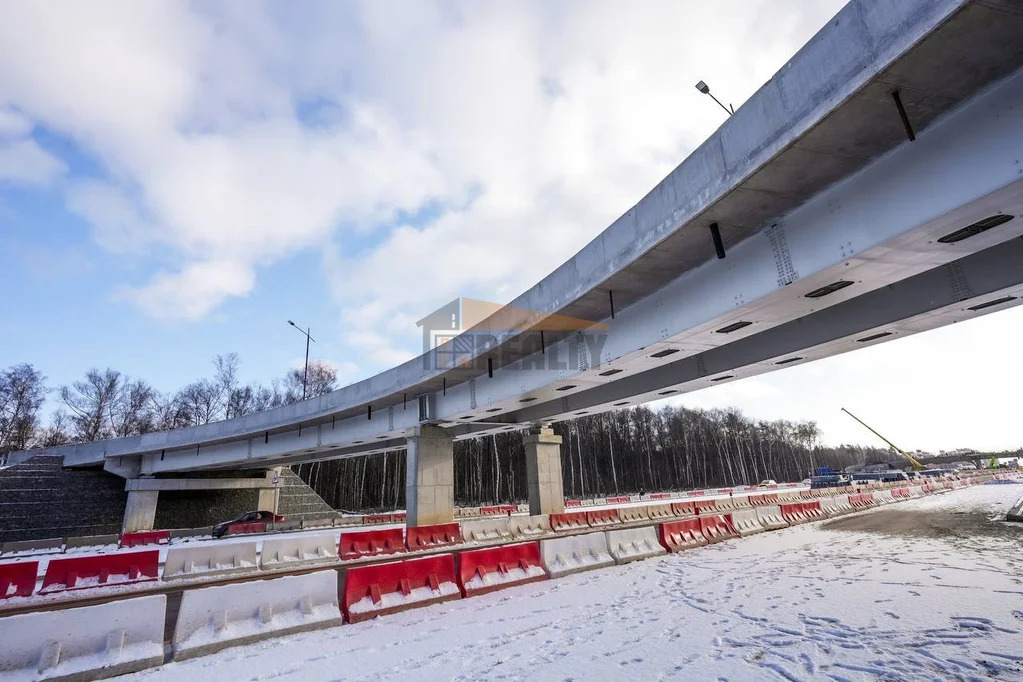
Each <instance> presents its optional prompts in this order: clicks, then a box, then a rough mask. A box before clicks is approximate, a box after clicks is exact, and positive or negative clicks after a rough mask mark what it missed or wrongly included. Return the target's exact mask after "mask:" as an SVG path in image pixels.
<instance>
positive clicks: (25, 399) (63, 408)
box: [0, 353, 889, 511]
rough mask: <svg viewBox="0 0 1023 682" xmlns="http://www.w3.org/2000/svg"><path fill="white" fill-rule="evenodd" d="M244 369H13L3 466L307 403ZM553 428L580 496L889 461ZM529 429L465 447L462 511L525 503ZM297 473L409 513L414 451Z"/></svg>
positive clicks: (621, 415)
mask: <svg viewBox="0 0 1023 682" xmlns="http://www.w3.org/2000/svg"><path fill="white" fill-rule="evenodd" d="M238 370H239V360H238V356H237V355H236V354H234V353H228V354H224V355H218V356H216V357H215V358H214V359H213V362H212V371H211V373H210V375H209V376H207V377H202V378H199V379H197V380H195V381H193V382H191V383H189V384H187V385H186V386H184V387H183V388H181V389H179V390H177V391H174V392H171V393H162V392H160V391H158V390H156V389H155V388H154V387H153V386H152V385H151V384H150V383H148V382H147V381H145V380H144V379H140V378H132V377H129V376H127V375H125V374H123V373H121V372H119V371H117V370H114V369H111V368H107V369H104V370H100V369H90V370H89V371H87V372H86V373H85V376H84V377H83V378H82V379H80V380H78V381H74V382H72V383H70V384H68V385H64V386H59V387H48V386H47V385H46V380H45V377H44V376H43V375H42V374H41V373H40V372H39V371H38V370H37V369H35V368H34V367H33V366H32V365H29V364H20V365H14V366H12V367H9V368H7V369H5V370H3V371H2V372H0V462H2V460H3V457H5V456H6V453H8V452H11V451H14V450H24V449H27V448H33V447H53V446H56V445H62V444H65V443H70V442H89V441H94V440H101V439H104V438H113V437H119V436H130V435H135V434H141V433H147V432H150V431H158V430H164V429H172V428H179V427H184V426H195V425H199V424H206V423H209V422H213V421H218V420H222V419H230V418H232V417H238V416H241V415H244V414H248V413H251V412H258V411H262V410H266V409H270V408H273V407H278V406H281V405H287V404H290V403H294V402H297V401H298V400H301V399H302V371H301V370H297V369H294V370H290V371H288V372H287V373H286V374H285V375H284V376H283V377H282V378H281V379H274V380H273V381H271V382H270V383H269V384H268V385H263V384H258V383H254V384H242V383H241V382H240V380H239V379H238ZM336 387H337V373H336V371H335V370H334V369H333V368H332V367H331V366H330V365H328V364H326V363H320V362H310V365H309V377H308V386H307V395H308V396H310V397H312V396H317V395H322V394H324V393H327V392H329V391H332V390H334V389H335V388H336ZM49 395H55V396H56V398H57V405H58V407H57V409H56V410H55V411H54V412H53V414H52V415H51V416H50V418H49V420H48V421H47V423H45V424H44V423H43V421H42V417H41V412H42V408H43V405H44V403H45V402H46V399H47V396H49ZM554 430H555V432H556V433H557V434H558V435H560V436H561V437H562V446H561V460H562V473H563V478H564V488H565V494H566V495H567V496H570V497H603V496H607V495H613V494H629V493H636V492H640V491H644V490H646V491H654V490H686V489H693V488H707V487H725V486H733V485H742V484H753V483H757V482H758V481H761V480H764V479H775V480H779V481H780V480H800V479H802V478H804V477H806V476H807V475H808V474H809V472H810V471H811V470H812V469H813V468H815V467H817V466H822V465H826V466H830V467H832V468H836V469H841V468H844V467H847V466H850V465H859V464H867V463H874V462H882V461H886V460H887V459H888V458H889V457H888V454H887V452H886V451H885V450H883V449H880V448H863V447H858V446H851V445H842V446H838V447H825V446H823V445H821V444H820V442H819V441H820V431H819V429H818V428H817V425H816V424H815V423H814V422H810V421H804V422H790V421H785V420H777V421H764V420H754V419H750V418H748V417H746V416H745V415H743V414H742V413H741V412H740V411H738V410H736V409H734V408H728V409H716V410H692V409H687V408H683V407H663V408H661V409H658V410H653V409H650V408H648V407H634V408H626V409H622V410H617V411H614V412H607V413H604V414H597V415H585V416H581V417H577V418H575V419H570V420H566V421H563V422H559V423H558V424H555V425H554ZM524 433H525V432H523V431H516V432H507V433H499V434H495V435H488V436H483V437H479V438H475V439H470V440H464V441H458V442H457V443H455V451H454V460H455V462H454V475H455V499H456V502H457V503H458V504H460V505H465V506H475V505H481V504H496V503H500V502H521V501H524V500H525V499H526V497H527V494H528V491H527V484H526V462H525V449H524V447H523V440H522V439H523V435H524ZM293 468H294V469H295V471H296V472H298V474H299V475H300V476H301V477H302V478H303V479H304V480H305V481H306V482H307V483H309V484H310V485H311V486H312V487H313V489H315V490H316V492H317V493H318V494H319V495H320V496H321V497H323V498H324V500H326V501H327V503H328V504H330V505H331V506H333V507H335V508H338V509H346V510H353V511H354V510H369V509H397V508H402V507H404V506H405V453H404V451H397V452H390V453H386V454H380V455H370V456H363V457H351V458H346V459H340V460H327V461H323V462H314V463H310V464H303V465H296V466H295V467H293Z"/></svg>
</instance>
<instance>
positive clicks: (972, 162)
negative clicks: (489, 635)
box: [14, 0, 1023, 526]
mask: <svg viewBox="0 0 1023 682" xmlns="http://www.w3.org/2000/svg"><path fill="white" fill-rule="evenodd" d="M1021 35H1023V2H1018V1H1011V0H925V1H920V2H911V3H910V2H889V1H886V0H854V1H853V2H851V3H850V4H849V5H847V6H846V7H845V8H844V9H843V10H842V11H841V12H839V13H838V14H837V15H836V16H835V17H834V18H833V19H832V20H831V21H830V22H829V23H828V25H827V26H825V27H824V28H823V29H821V31H820V32H819V33H818V34H817V35H816V36H814V37H813V38H812V39H811V40H810V41H809V42H808V43H807V44H806V45H805V46H804V47H803V48H802V49H801V50H800V51H799V52H798V53H797V54H796V55H794V56H793V57H792V59H791V60H790V61H789V63H787V64H786V65H785V66H784V67H783V68H782V69H781V70H780V71H779V72H778V73H777V74H776V75H775V76H774V77H773V78H772V79H771V80H770V81H769V82H768V83H766V84H765V85H764V86H763V87H762V88H761V89H760V90H758V91H757V92H756V93H755V94H754V95H753V96H752V97H751V98H750V99H749V101H747V102H746V103H745V104H744V105H743V106H742V107H740V109H739V110H737V111H736V112H735V115H734V116H732V117H730V118H729V119H728V120H727V121H725V123H724V124H723V125H722V126H721V128H720V129H719V130H718V131H717V132H716V133H715V134H714V135H713V136H711V137H710V138H709V139H708V140H707V141H706V142H705V143H704V144H703V145H701V146H700V147H699V148H698V149H697V150H695V151H694V152H693V153H692V154H691V155H690V156H689V157H688V158H687V159H685V160H684V161H683V162H682V163H681V164H680V165H679V166H678V167H677V168H676V169H675V170H674V171H673V172H672V173H671V174H669V175H668V177H666V178H665V179H664V180H663V181H662V182H660V183H659V184H658V185H657V186H656V187H655V188H654V189H653V190H652V191H651V192H650V193H649V194H647V195H646V196H645V197H643V198H642V199H641V200H640V201H639V202H638V203H637V204H636V205H635V206H634V207H633V208H631V209H630V210H629V211H627V212H626V213H625V214H624V215H623V216H622V217H621V218H619V219H618V220H617V221H615V222H614V223H613V224H612V225H610V226H609V227H607V228H606V229H605V230H604V231H603V232H601V233H600V234H599V235H598V236H597V237H596V238H595V239H594V240H593V241H592V242H590V243H589V244H588V245H587V246H586V247H584V248H583V249H582V250H581V251H580V252H579V253H577V254H576V255H575V256H573V257H572V258H571V259H570V260H568V261H567V262H566V263H564V264H563V265H562V266H560V267H559V268H557V269H556V270H555V271H554V272H552V273H551V274H550V275H548V276H547V277H545V278H544V279H543V280H542V281H540V282H539V283H537V284H536V285H535V286H534V287H532V288H531V289H529V290H528V291H526V292H525V293H523V294H522V295H521V296H519V297H518V298H516V299H515V300H514V301H512V302H510V303H509V304H508V306H506V307H505V308H504V309H502V310H501V311H499V312H498V313H496V314H494V315H492V316H491V317H489V318H488V319H487V320H485V321H483V322H482V323H480V324H479V325H477V326H476V327H474V328H473V329H471V330H469V331H467V332H464V333H463V334H462V335H461V336H460V337H459V338H457V339H455V341H454V342H452V347H457V348H458V349H460V351H459V352H460V355H459V356H458V360H459V362H458V363H456V364H454V366H451V365H447V364H444V363H442V362H440V361H439V358H440V356H439V355H438V352H439V351H432V352H430V353H427V354H425V355H424V356H422V357H420V358H416V359H415V360H412V361H410V362H407V363H405V364H403V365H400V366H398V367H395V368H393V369H390V370H388V371H385V372H382V373H380V374H378V375H376V376H374V377H371V378H369V379H366V380H364V381H361V382H358V383H355V384H352V385H350V386H347V387H345V388H342V389H340V390H338V391H334V392H332V393H329V394H326V395H324V396H320V397H318V398H314V399H310V400H306V401H303V402H300V403H296V404H294V405H288V406H286V407H281V408H278V409H274V410H269V411H266V412H261V413H256V414H251V415H246V416H244V417H239V418H237V419H231V420H227V421H223V422H218V423H213V424H207V425H202V426H197V427H191V428H185V429H177V430H173V431H165V432H158V433H150V434H144V435H141V436H134V437H129V438H121V439H113V440H107V441H101V442H96V443H86V444H78V445H69V446H63V447H59V448H49V449H47V450H46V452H49V453H52V454H57V455H62V456H63V457H64V461H65V464H66V465H70V466H96V465H103V466H104V467H105V468H106V469H107V470H109V471H113V472H115V473H118V474H120V475H122V476H124V477H126V478H129V479H133V480H134V479H138V478H139V477H156V479H155V480H157V481H159V480H161V477H169V476H171V475H174V474H179V475H180V474H181V472H191V471H200V470H238V469H267V468H272V467H276V466H281V465H286V464H291V463H295V462H305V461H311V460H318V459H330V458H337V457H345V456H354V455H363V454H369V453H374V452H382V451H387V450H393V449H398V448H406V447H407V448H408V451H409V456H408V476H409V478H408V481H407V488H406V490H407V499H408V507H409V514H408V519H409V523H410V524H413V525H415V524H421V523H432V522H438V521H443V520H448V519H450V517H451V513H452V512H451V509H452V500H451V493H452V489H453V485H452V479H453V475H452V463H451V443H452V440H454V439H459V438H468V437H473V436H478V435H483V434H488V433H494V432H497V431H504V430H511V429H522V428H532V429H534V432H533V433H531V434H530V435H529V436H528V437H527V439H526V441H527V463H528V465H529V470H530V504H531V507H532V509H533V511H534V513H540V512H547V511H556V510H558V509H559V508H560V506H561V504H562V502H561V493H560V483H561V471H560V458H559V454H558V452H559V450H558V449H559V439H558V438H557V437H556V436H554V435H553V434H552V433H551V432H550V431H549V430H546V429H542V428H538V427H541V426H542V425H545V424H548V423H550V422H552V421H557V420H559V419H565V418H568V417H572V416H578V415H582V414H591V413H596V412H600V411H604V410H609V409H615V408H619V407H624V406H626V405H631V404H638V403H642V402H646V401H649V400H653V399H658V398H662V397H665V396H668V395H672V394H678V393H683V392H687V391H693V390H698V389H700V388H703V387H707V386H711V385H714V384H716V383H720V382H726V381H733V380H736V379H739V378H743V377H748V376H752V375H756V374H761V373H764V372H769V371H772V370H774V369H777V368H779V367H785V366H791V365H793V364H798V363H805V362H810V361H812V360H814V359H818V358H821V357H827V356H830V355H835V354H838V353H843V352H847V351H850V350H854V349H857V348H862V347H865V346H867V345H872V344H875V343H883V342H885V341H887V340H891V339H894V338H899V337H901V336H906V335H909V334H913V333H916V332H919V331H924V330H927V329H932V328H935V327H938V326H942V325H946V324H951V323H954V322H957V321H960V320H966V319H971V318H973V317H976V316H978V315H983V314H986V313H989V312H993V311H996V310H1002V309H1005V308H1007V307H1010V306H1013V305H1016V304H1018V303H1020V302H1021V301H1023V218H1021V217H1020V216H1021V215H1023V41H1020V40H1019V36H1021ZM674 86H679V85H677V84H676V85H674ZM679 87H680V86H679ZM537 248H543V245H537ZM566 318H571V319H574V320H585V321H588V322H590V323H592V324H589V325H583V327H584V328H582V329H579V328H576V327H574V326H566V325H561V324H560V323H559V320H564V319H566ZM443 350H444V349H443V348H442V349H441V352H442V351H443ZM964 353H968V351H967V350H966V349H964ZM950 361H956V359H955V358H950ZM31 454H37V453H35V452H32V453H20V454H19V455H16V456H15V458H14V459H15V461H17V459H18V458H19V457H26V456H29V455H31ZM128 484H129V490H131V487H130V486H131V485H135V486H136V487H137V486H138V485H139V484H138V483H133V482H132V481H129V482H128ZM155 485H156V484H146V486H148V488H152V487H154V486H155ZM139 494H141V493H139ZM129 497H131V494H130V496H129ZM136 502H137V503H138V504H137V507H138V508H140V509H141V512H140V514H138V515H136V516H138V518H139V519H141V520H140V521H138V523H141V524H142V525H143V526H144V525H145V519H146V518H147V516H148V508H149V506H150V504H152V505H155V503H156V502H155V494H151V495H150V497H149V498H147V499H142V498H137V499H136ZM131 505H132V501H131V499H129V506H131ZM153 508H154V509H155V506H154V507H153ZM133 523H136V522H134V521H133Z"/></svg>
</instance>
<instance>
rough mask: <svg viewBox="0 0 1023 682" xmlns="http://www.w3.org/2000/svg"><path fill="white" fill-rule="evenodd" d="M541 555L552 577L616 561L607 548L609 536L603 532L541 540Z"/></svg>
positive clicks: (600, 566) (609, 564) (607, 564)
mask: <svg viewBox="0 0 1023 682" xmlns="http://www.w3.org/2000/svg"><path fill="white" fill-rule="evenodd" d="M540 557H541V558H542V559H543V567H544V568H545V569H547V573H548V575H550V576H551V577H552V578H560V577H561V576H563V575H569V574H570V573H578V572H579V571H588V570H590V569H591V568H602V567H604V566H613V565H614V563H615V560H614V559H613V558H612V557H611V554H610V552H608V550H607V536H606V535H605V534H604V533H601V532H596V533H586V534H585V535H572V536H569V537H562V538H551V539H549V540H541V541H540Z"/></svg>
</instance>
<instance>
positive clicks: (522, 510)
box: [515, 504, 529, 514]
mask: <svg viewBox="0 0 1023 682" xmlns="http://www.w3.org/2000/svg"><path fill="white" fill-rule="evenodd" d="M515 509H516V510H517V511H518V512H519V513H520V514H522V513H526V514H528V513H529V505H528V504H520V505H518V506H517V507H515Z"/></svg>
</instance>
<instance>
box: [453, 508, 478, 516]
mask: <svg viewBox="0 0 1023 682" xmlns="http://www.w3.org/2000/svg"><path fill="white" fill-rule="evenodd" d="M479 515H480V508H479V507H459V508H458V509H456V510H455V516H462V517H476V516H479Z"/></svg>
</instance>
